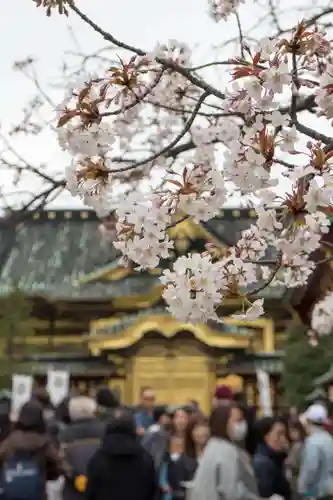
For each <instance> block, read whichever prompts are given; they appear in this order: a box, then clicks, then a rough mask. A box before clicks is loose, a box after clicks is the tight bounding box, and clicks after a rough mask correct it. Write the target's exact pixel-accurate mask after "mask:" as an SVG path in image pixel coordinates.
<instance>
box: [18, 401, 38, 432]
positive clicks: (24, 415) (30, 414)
mask: <svg viewBox="0 0 333 500" xmlns="http://www.w3.org/2000/svg"><path fill="white" fill-rule="evenodd" d="M15 427H16V429H18V430H21V431H23V432H37V433H38V434H45V432H46V424H45V419H44V415H43V407H42V405H41V404H40V403H39V402H38V401H36V400H33V399H32V400H31V401H28V403H26V404H25V405H23V406H22V408H21V411H20V415H19V418H18V421H17V422H16V426H15Z"/></svg>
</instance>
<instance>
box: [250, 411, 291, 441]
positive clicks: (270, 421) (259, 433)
mask: <svg viewBox="0 0 333 500" xmlns="http://www.w3.org/2000/svg"><path fill="white" fill-rule="evenodd" d="M275 424H281V425H283V426H284V427H285V429H286V431H287V427H288V426H287V423H286V421H285V420H284V419H283V418H281V417H263V418H261V419H260V420H258V421H257V423H256V426H255V433H256V437H257V441H258V443H260V442H262V441H264V440H265V437H266V436H267V434H269V433H270V432H271V430H272V429H273V427H274V425H275Z"/></svg>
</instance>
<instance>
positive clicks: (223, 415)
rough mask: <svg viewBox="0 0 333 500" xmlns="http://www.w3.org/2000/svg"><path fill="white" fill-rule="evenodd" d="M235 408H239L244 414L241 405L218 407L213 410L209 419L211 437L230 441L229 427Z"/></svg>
mask: <svg viewBox="0 0 333 500" xmlns="http://www.w3.org/2000/svg"><path fill="white" fill-rule="evenodd" d="M233 408H237V409H239V410H240V411H241V412H242V413H244V412H243V410H242V408H241V407H240V406H239V405H237V404H233V403H231V404H229V405H224V406H217V407H216V408H214V409H213V411H212V413H211V415H210V418H209V428H210V435H211V436H212V437H216V438H220V439H228V440H229V436H228V432H227V427H228V421H229V417H230V413H231V411H232V409H233Z"/></svg>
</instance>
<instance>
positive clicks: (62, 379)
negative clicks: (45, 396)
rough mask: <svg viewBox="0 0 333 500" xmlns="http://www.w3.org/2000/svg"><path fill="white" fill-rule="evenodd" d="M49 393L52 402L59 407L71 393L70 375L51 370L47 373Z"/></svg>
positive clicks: (65, 372)
mask: <svg viewBox="0 0 333 500" xmlns="http://www.w3.org/2000/svg"><path fill="white" fill-rule="evenodd" d="M47 391H48V393H49V395H50V399H51V402H52V404H53V405H54V406H58V405H59V404H60V403H61V402H62V401H63V400H64V399H65V398H66V397H67V396H68V393H69V373H68V372H67V371H61V370H52V369H51V370H49V371H48V372H47Z"/></svg>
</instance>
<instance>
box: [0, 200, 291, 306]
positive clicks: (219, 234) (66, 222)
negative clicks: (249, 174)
mask: <svg viewBox="0 0 333 500" xmlns="http://www.w3.org/2000/svg"><path fill="white" fill-rule="evenodd" d="M254 218H255V213H254V211H253V210H247V209H246V210H245V209H242V210H239V209H225V210H223V211H221V213H220V215H219V217H216V218H215V219H213V220H211V221H209V222H207V223H205V224H204V225H201V226H200V227H199V229H200V230H198V231H197V230H195V231H194V232H193V228H191V231H192V233H191V234H190V239H191V244H193V243H194V240H196V241H197V242H199V243H198V244H199V247H198V250H201V247H202V246H203V245H204V243H205V241H208V240H209V238H210V237H212V238H215V239H218V240H219V241H220V242H221V243H222V244H224V245H230V244H233V243H234V242H235V241H236V240H237V238H238V237H239V234H240V232H241V231H242V230H244V229H246V228H247V227H249V226H250V224H251V222H252V221H253V220H254ZM99 225H100V220H99V219H98V218H97V216H96V214H95V213H94V212H93V211H90V210H71V211H69V210H57V211H51V210H48V211H42V212H28V213H27V214H25V215H24V218H21V220H19V219H17V218H15V217H11V218H10V219H8V218H3V219H0V295H6V294H8V292H10V290H11V289H12V288H13V286H16V287H18V288H20V289H21V290H22V291H23V292H25V293H27V294H28V295H30V296H42V297H47V298H50V299H59V300H61V299H64V300H85V299H86V300H88V299H90V300H94V299H95V300H107V299H112V298H116V297H124V296H125V297H130V296H133V295H143V294H147V293H149V292H150V291H151V290H152V289H153V288H154V287H155V286H156V285H158V284H159V279H158V276H154V275H151V274H149V273H148V272H143V273H138V272H135V273H132V274H128V275H124V276H123V277H122V279H117V280H110V279H102V277H101V276H99V277H98V270H102V272H101V273H100V275H101V274H102V275H103V272H104V274H105V270H106V271H110V270H112V269H117V268H119V260H120V255H119V253H118V251H117V250H116V249H115V248H114V247H113V246H112V244H111V243H110V242H109V243H108V242H105V241H102V238H101V235H100V232H99V229H98V228H99ZM199 240H200V241H199ZM96 270H97V274H96ZM94 274H95V275H96V279H88V280H87V279H84V278H85V277H87V276H88V277H89V276H90V275H94ZM264 295H265V296H269V297H272V298H277V297H281V295H282V291H281V290H278V289H276V288H275V287H269V289H266V290H265V292H264Z"/></svg>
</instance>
